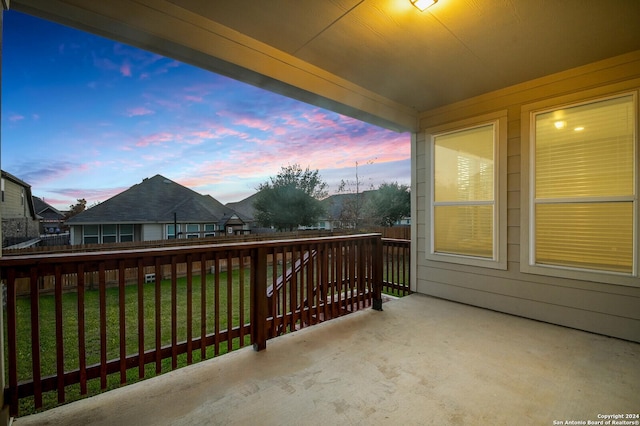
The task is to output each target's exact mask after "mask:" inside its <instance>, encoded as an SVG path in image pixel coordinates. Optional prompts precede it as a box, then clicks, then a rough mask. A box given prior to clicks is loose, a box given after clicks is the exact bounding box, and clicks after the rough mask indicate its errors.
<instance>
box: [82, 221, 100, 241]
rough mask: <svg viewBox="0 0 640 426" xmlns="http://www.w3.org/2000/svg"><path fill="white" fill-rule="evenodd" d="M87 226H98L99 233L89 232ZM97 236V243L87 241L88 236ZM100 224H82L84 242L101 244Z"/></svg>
mask: <svg viewBox="0 0 640 426" xmlns="http://www.w3.org/2000/svg"><path fill="white" fill-rule="evenodd" d="M87 226H97V227H98V233H97V234H87V232H86V229H87V228H86V227H87ZM87 237H89V238H96V242H95V243H87V242H86V238H87ZM100 241H101V240H100V225H82V244H99V243H100Z"/></svg>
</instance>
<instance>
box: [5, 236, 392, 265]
mask: <svg viewBox="0 0 640 426" xmlns="http://www.w3.org/2000/svg"><path fill="white" fill-rule="evenodd" d="M380 237H381V234H379V233H368V234H351V235H341V236H330V237H315V238H294V239H282V240H267V241H248V242H238V243H229V242H225V243H221V244H220V243H219V244H198V245H189V246H177V247H152V248H143V249H129V250H127V249H124V250H108V251H91V252H81V253H67V252H65V253H47V254H27V255H19V256H8V257H0V268H6V267H11V266H24V265H33V264H35V263H37V264H55V263H77V262H95V261H108V260H125V259H136V258H148V257H152V258H153V257H158V256H175V255H177V256H180V255H186V254H194V255H195V254H200V253H205V252H207V253H209V252H216V251H220V252H224V251H239V250H249V249H254V248H259V247H266V248H270V247H280V246H290V245H299V244H318V243H326V242H340V241H352V240H365V239H370V238H380Z"/></svg>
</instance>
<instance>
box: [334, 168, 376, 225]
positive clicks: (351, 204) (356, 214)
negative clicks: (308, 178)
mask: <svg viewBox="0 0 640 426" xmlns="http://www.w3.org/2000/svg"><path fill="white" fill-rule="evenodd" d="M369 164H373V161H368V162H367V165H369ZM363 186H364V182H362V180H361V178H360V175H359V173H358V162H357V161H356V176H355V180H344V179H343V180H341V181H340V186H339V187H338V191H337V192H338V193H339V194H348V196H346V197H345V198H344V199H343V203H342V210H341V212H340V217H339V219H340V220H341V221H342V222H346V223H352V224H353V227H354V228H355V229H358V228H359V226H360V225H361V222H362V216H363V213H364V207H365V203H364V200H363V198H364V197H363V193H362V187H363ZM371 189H373V185H371Z"/></svg>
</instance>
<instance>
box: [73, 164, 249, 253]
mask: <svg viewBox="0 0 640 426" xmlns="http://www.w3.org/2000/svg"><path fill="white" fill-rule="evenodd" d="M66 225H67V226H69V229H70V232H71V244H73V245H75V244H96V243H115V242H129V241H156V240H166V239H174V238H198V237H210V236H216V235H220V234H225V235H226V234H229V233H231V234H233V233H234V232H236V230H238V229H244V228H247V229H248V227H247V225H246V224H244V222H243V221H242V220H241V219H240V218H239V217H238V215H237V214H236V212H234V211H233V210H231V209H230V208H228V207H225V206H224V205H222V204H221V203H220V202H218V201H217V200H216V199H214V198H213V197H211V196H209V195H201V194H198V193H197V192H195V191H193V190H191V189H189V188H186V187H184V186H182V185H180V184H178V183H176V182H173V181H172V180H170V179H167V178H165V177H164V176H161V175H156V176H154V177H152V178H146V179H144V180H143V181H142V182H141V183H139V184H137V185H134V186H132V187H131V188H129V189H128V190H126V191H124V192H122V193H120V194H118V195H116V196H114V197H112V198H110V199H108V200H106V201H104V202H102V203H100V204H98V205H96V206H94V207H91V208H89V209H87V210H85V211H83V212H82V213H79V214H77V215H75V216H73V217H72V218H70V219H69V220H67V221H66ZM228 229H231V232H229V231H228Z"/></svg>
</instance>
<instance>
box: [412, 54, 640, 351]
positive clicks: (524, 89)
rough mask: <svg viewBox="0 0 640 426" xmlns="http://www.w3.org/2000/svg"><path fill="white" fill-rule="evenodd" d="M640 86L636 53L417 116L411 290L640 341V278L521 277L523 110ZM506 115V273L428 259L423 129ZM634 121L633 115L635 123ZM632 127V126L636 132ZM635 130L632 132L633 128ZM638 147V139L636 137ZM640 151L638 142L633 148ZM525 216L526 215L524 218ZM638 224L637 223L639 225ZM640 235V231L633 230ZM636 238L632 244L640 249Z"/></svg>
mask: <svg viewBox="0 0 640 426" xmlns="http://www.w3.org/2000/svg"><path fill="white" fill-rule="evenodd" d="M639 88H640V51H638V52H633V53H631V54H627V55H622V56H618V57H614V58H611V59H609V60H605V61H601V62H597V63H593V64H590V65H587V66H584V67H580V68H576V69H573V70H569V71H565V72H562V73H558V74H554V75H550V76H547V77H544V78H541V79H536V80H532V81H529V82H526V83H523V84H519V85H516V86H512V87H509V88H506V89H502V90H499V91H496V92H492V93H488V94H485V95H482V96H479V97H475V98H472V99H468V100H465V101H462V102H459V103H456V104H452V105H448V106H445V107H443V108H438V109H435V110H431V111H427V112H425V113H423V114H421V115H420V119H419V128H420V131H419V132H418V133H417V134H416V135H414V137H413V140H412V145H413V146H412V161H413V164H412V174H413V176H412V180H413V188H412V196H413V197H414V198H413V200H412V202H413V212H412V216H413V218H415V222H414V223H415V226H414V229H413V230H412V232H413V235H412V239H413V241H414V247H416V250H415V252H414V253H413V265H415V269H414V271H413V276H414V277H416V279H415V281H414V282H413V283H412V285H413V286H414V290H415V291H417V292H419V293H424V294H428V295H433V296H436V297H441V298H444V299H449V300H454V301H458V302H462V303H468V304H471V305H475V306H480V307H484V308H489V309H493V310H496V311H501V312H506V313H509V314H514V315H519V316H523V317H527V318H532V319H536V320H541V321H545V322H550V323H555V324H559V325H563V326H568V327H573V328H577V329H582V330H587V331H591V332H595V333H601V334H605V335H609V336H614V337H619V338H623V339H628V340H633V341H639V342H640V280H639V279H638V278H637V277H636V278H632V279H631V280H628V281H627V285H616V284H610V283H606V282H595V281H591V280H590V281H587V280H578V279H572V278H570V277H563V278H560V277H552V276H547V275H535V274H531V273H526V272H521V267H520V266H521V265H520V262H521V260H520V259H521V250H522V246H521V244H526V242H523V241H522V240H523V239H524V238H526V231H525V235H524V236H522V231H523V229H522V228H524V226H523V227H522V228H521V225H522V223H521V221H522V218H523V215H522V214H521V208H522V207H521V201H522V200H521V198H522V197H521V193H522V184H523V181H524V178H523V177H522V176H521V170H522V168H523V165H522V163H521V161H522V158H521V154H522V151H523V150H522V146H523V140H522V139H523V137H522V134H521V133H522V132H521V131H522V127H523V126H521V121H522V117H521V111H522V109H523V107H524V106H526V105H529V104H531V103H534V102H538V101H541V100H547V99H551V98H557V97H560V98H561V97H565V96H569V97H571V96H575V95H576V94H580V93H583V92H586V93H590V94H592V95H597V96H606V95H607V94H611V93H618V92H623V91H627V90H638V89H639ZM504 110H506V111H507V123H508V126H507V127H508V131H507V142H506V147H501V148H506V149H507V164H506V167H507V218H506V220H507V268H506V270H501V269H490V268H485V267H474V266H468V265H458V264H453V263H447V262H440V261H434V260H427V250H428V244H427V243H428V241H427V237H426V236H427V231H428V229H427V227H428V226H430V225H429V224H428V220H427V212H428V210H427V209H428V208H429V206H428V203H429V201H428V199H427V185H428V176H427V164H428V162H429V161H430V158H429V156H430V153H429V152H430V151H429V149H428V146H429V144H428V142H429V141H427V136H426V129H429V128H434V127H438V126H442V125H443V124H446V123H451V122H455V121H459V120H465V119H469V118H473V117H476V116H480V115H482V114H487V113H491V112H495V111H504ZM636 119H637V118H636ZM636 129H637V128H636ZM636 132H637V130H636ZM636 144H637V140H636ZM637 149H639V148H638V146H637V145H636V150H637ZM525 219H526V218H525ZM636 223H637V222H636ZM636 233H637V234H640V232H636ZM635 237H636V245H637V246H639V245H640V244H638V241H637V239H638V238H639V236H638V235H636V236H635Z"/></svg>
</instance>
